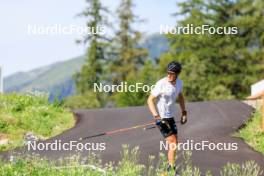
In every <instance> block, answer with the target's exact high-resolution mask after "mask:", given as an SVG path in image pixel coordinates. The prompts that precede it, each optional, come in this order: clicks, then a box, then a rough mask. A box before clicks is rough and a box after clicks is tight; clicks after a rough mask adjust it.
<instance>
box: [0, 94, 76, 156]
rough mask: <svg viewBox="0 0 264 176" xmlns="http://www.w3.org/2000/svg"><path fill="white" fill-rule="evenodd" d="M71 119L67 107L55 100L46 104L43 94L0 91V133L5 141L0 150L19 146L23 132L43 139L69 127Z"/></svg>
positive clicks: (46, 99)
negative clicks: (6, 141)
mask: <svg viewBox="0 0 264 176" xmlns="http://www.w3.org/2000/svg"><path fill="white" fill-rule="evenodd" d="M74 123H75V120H74V117H73V115H72V113H71V112H70V111H69V110H66V109H64V108H63V107H61V106H60V105H59V104H58V103H53V104H50V103H49V102H48V98H47V97H46V96H45V95H33V94H16V93H11V94H0V133H1V134H2V136H3V135H5V136H6V137H7V139H8V141H9V142H8V143H7V144H5V145H0V151H3V150H10V149H13V148H15V147H18V146H22V145H23V138H24V135H25V133H27V132H33V133H34V135H36V136H37V137H39V138H41V139H46V138H49V137H52V136H55V135H57V134H59V133H61V132H62V131H64V130H66V129H68V128H71V127H72V126H74Z"/></svg>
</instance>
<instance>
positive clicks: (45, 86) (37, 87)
mask: <svg viewBox="0 0 264 176" xmlns="http://www.w3.org/2000/svg"><path fill="white" fill-rule="evenodd" d="M84 63H85V57H84V56H80V57H76V58H73V59H70V60H66V61H63V62H57V63H54V64H52V65H48V66H44V67H40V68H37V69H34V70H32V71H29V72H18V73H15V74H13V75H11V76H8V77H6V78H4V91H5V92H27V91H41V92H49V93H50V99H51V100H53V99H54V97H55V96H59V97H61V98H62V97H66V96H68V95H71V94H73V93H74V91H75V88H74V81H73V78H72V76H73V75H74V73H76V72H77V71H79V70H80V69H81V67H82V65H83V64H84Z"/></svg>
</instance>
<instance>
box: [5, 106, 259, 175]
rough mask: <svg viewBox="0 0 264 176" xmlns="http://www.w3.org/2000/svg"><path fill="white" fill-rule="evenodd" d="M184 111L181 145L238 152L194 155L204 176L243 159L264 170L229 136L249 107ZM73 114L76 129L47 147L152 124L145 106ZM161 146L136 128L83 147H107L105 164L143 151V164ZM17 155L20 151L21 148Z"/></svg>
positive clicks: (54, 154) (154, 134)
mask: <svg viewBox="0 0 264 176" xmlns="http://www.w3.org/2000/svg"><path fill="white" fill-rule="evenodd" d="M187 109H188V111H189V115H188V116H189V119H188V123H187V124H186V125H180V124H178V129H179V142H186V141H187V140H189V141H191V140H194V142H196V143H198V142H201V141H209V142H212V143H226V144H227V143H237V148H238V149H237V150H235V151H219V150H212V151H211V150H209V149H208V148H207V149H206V150H205V151H197V150H194V151H193V154H192V161H193V164H194V165H196V166H198V167H199V168H200V169H201V170H202V171H203V172H204V171H205V170H207V169H210V170H212V171H213V173H214V174H215V175H218V174H219V169H220V168H221V167H222V166H223V165H224V164H226V163H227V162H237V163H242V162H244V161H247V160H255V161H256V162H258V163H259V164H260V165H261V166H264V156H263V155H261V154H259V153H258V152H255V151H254V150H253V149H252V148H250V147H249V146H248V145H247V144H245V143H244V142H243V141H242V140H241V139H239V138H235V137H232V134H233V133H234V132H235V131H236V130H237V129H238V128H239V127H240V126H241V125H243V123H244V122H245V121H246V120H247V119H248V118H249V117H250V115H251V113H252V111H253V109H252V108H251V107H250V106H248V105H246V104H244V103H242V102H239V101H210V102H196V103H188V104H187ZM74 113H75V114H76V116H77V118H78V121H77V124H76V126H75V127H74V128H72V129H70V130H68V131H66V132H64V133H63V134H61V135H59V136H56V137H54V138H51V139H49V140H47V141H46V142H53V141H54V140H61V141H62V143H64V142H69V141H70V140H78V139H79V138H80V137H85V136H89V135H93V134H98V133H101V132H104V131H111V130H113V129H119V128H124V127H130V126H134V125H138V124H143V123H147V122H149V121H150V120H151V119H150V113H149V111H148V109H147V107H130V108H118V109H117V108H111V109H94V110H76V111H75V112H74ZM178 117H179V115H178ZM176 120H179V118H176ZM160 141H163V139H162V137H161V134H160V133H159V131H158V130H157V129H156V128H154V129H150V130H143V129H135V130H131V131H127V132H123V133H120V134H113V135H111V136H101V137H96V138H92V139H88V140H85V141H82V142H83V143H85V142H90V143H92V142H105V143H106V150H104V151H102V152H100V154H101V155H102V158H103V161H104V162H107V161H118V160H120V151H121V150H122V144H130V146H131V147H133V146H139V147H140V150H141V155H140V160H141V162H143V163H146V162H147V158H148V157H147V156H148V155H155V156H157V155H158V153H159V152H161V151H160ZM16 151H17V152H19V151H24V149H19V150H16ZM162 152H165V151H164V150H163V151H162ZM37 153H39V154H40V155H41V156H45V157H47V158H50V159H57V158H60V157H64V156H69V155H70V154H72V153H74V152H69V151H38V152H37ZM87 153H88V152H87V151H86V152H82V153H81V154H82V155H83V156H87ZM9 155H10V152H5V153H1V154H0V156H2V157H5V158H8V157H9ZM180 161H181V157H179V160H178V162H180Z"/></svg>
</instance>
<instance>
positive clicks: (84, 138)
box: [79, 121, 155, 140]
mask: <svg viewBox="0 0 264 176" xmlns="http://www.w3.org/2000/svg"><path fill="white" fill-rule="evenodd" d="M154 124H155V122H153V121H152V122H150V123H146V124H142V125H136V126H132V127H128V128H121V129H117V130H112V131H107V132H103V133H98V134H94V135H91V136H86V137H82V138H80V139H79V140H86V139H90V138H94V137H99V136H105V135H112V134H116V133H121V132H125V131H129V130H133V129H137V128H143V127H147V126H149V125H154Z"/></svg>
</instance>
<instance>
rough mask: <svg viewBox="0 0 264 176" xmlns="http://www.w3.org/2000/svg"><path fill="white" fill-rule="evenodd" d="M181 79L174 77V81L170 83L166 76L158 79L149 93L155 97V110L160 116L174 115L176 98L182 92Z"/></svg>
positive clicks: (169, 116)
mask: <svg viewBox="0 0 264 176" xmlns="http://www.w3.org/2000/svg"><path fill="white" fill-rule="evenodd" d="M182 84H183V83H182V80H180V79H179V78H177V79H176V83H175V84H174V85H173V84H171V83H170V82H169V81H168V79H167V77H164V78H162V79H160V80H159V81H158V82H157V83H156V85H155V87H154V88H153V89H152V91H151V94H152V95H153V96H154V97H157V110H158V113H159V115H160V117H161V118H171V117H174V115H175V113H176V105H175V102H176V99H177V97H178V95H179V93H181V92H182Z"/></svg>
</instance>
